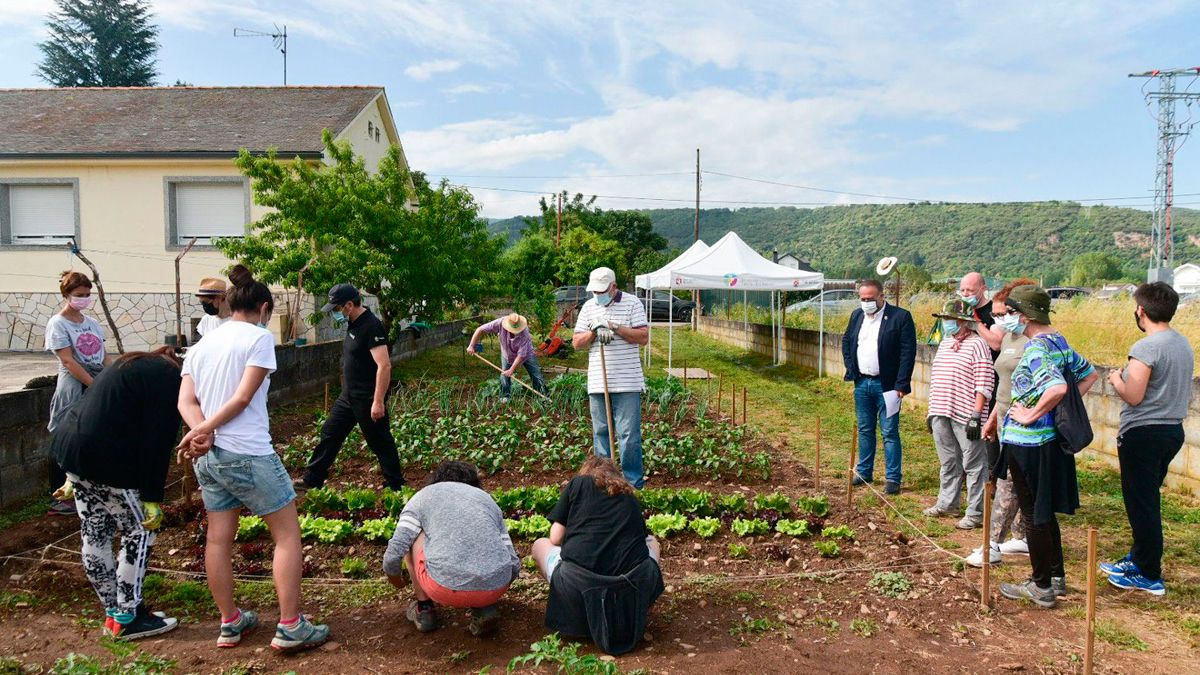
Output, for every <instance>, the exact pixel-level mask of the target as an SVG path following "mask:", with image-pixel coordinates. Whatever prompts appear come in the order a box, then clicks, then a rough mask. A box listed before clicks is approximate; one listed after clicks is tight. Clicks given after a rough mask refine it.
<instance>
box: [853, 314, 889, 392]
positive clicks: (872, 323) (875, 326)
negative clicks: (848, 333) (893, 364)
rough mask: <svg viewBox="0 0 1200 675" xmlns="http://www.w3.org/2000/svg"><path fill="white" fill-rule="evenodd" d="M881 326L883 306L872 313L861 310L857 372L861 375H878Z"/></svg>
mask: <svg viewBox="0 0 1200 675" xmlns="http://www.w3.org/2000/svg"><path fill="white" fill-rule="evenodd" d="M885 306H886V304H885ZM881 326H883V307H880V308H879V310H878V311H876V312H875V313H874V314H867V313H866V312H863V320H862V325H861V326H859V327H858V372H859V374H861V375H872V376H875V377H878V376H879V328H880V327H881Z"/></svg>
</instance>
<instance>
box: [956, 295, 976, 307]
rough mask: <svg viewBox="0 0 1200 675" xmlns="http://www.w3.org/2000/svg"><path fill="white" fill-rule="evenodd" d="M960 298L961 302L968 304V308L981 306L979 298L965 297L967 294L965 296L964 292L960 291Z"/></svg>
mask: <svg viewBox="0 0 1200 675" xmlns="http://www.w3.org/2000/svg"><path fill="white" fill-rule="evenodd" d="M958 297H959V299H960V300H962V301H963V302H965V303H967V306H968V307H974V306H975V305H978V304H979V298H977V297H975V296H973V295H965V294H963V292H962V291H959V293H958Z"/></svg>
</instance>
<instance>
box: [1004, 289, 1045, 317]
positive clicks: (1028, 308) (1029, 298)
mask: <svg viewBox="0 0 1200 675" xmlns="http://www.w3.org/2000/svg"><path fill="white" fill-rule="evenodd" d="M1004 304H1006V305H1008V306H1009V307H1012V308H1013V309H1015V310H1017V311H1018V312H1020V313H1022V314H1024V315H1025V316H1027V317H1029V320H1030V321H1036V322H1038V323H1041V324H1045V325H1047V326H1049V325H1050V311H1051V310H1050V294H1049V293H1047V292H1046V291H1045V289H1043V288H1042V287H1041V286H1033V285H1027V286H1017V287H1016V288H1014V289H1012V290H1011V291H1009V293H1008V299H1007V300H1005V301H1004Z"/></svg>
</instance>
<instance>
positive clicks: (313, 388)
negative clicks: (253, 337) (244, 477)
mask: <svg viewBox="0 0 1200 675" xmlns="http://www.w3.org/2000/svg"><path fill="white" fill-rule="evenodd" d="M468 321H478V319H477V318H476V319H470V320H462V321H452V322H449V323H444V324H439V325H437V326H435V327H433V328H432V329H430V330H427V331H424V332H423V333H421V334H420V336H418V335H417V334H416V333H415V332H414V331H411V330H406V331H403V332H402V333H401V334H400V337H399V338H398V339H397V340H396V343H395V344H394V345H393V346H392V361H393V363H395V362H398V361H404V360H407V359H411V358H413V357H415V356H417V355H419V354H421V353H423V352H425V351H428V350H430V349H434V348H436V347H440V346H442V345H445V344H448V343H449V342H451V341H453V340H454V339H455V338H458V337H460V336H461V335H462V329H463V326H464V325H466V324H467V323H468ZM275 360H276V363H277V368H276V370H275V372H274V373H273V374H272V375H271V389H270V396H269V399H268V400H269V405H270V406H272V407H276V406H281V405H288V404H290V403H295V402H297V401H300V400H302V399H304V398H306V397H309V396H313V395H316V394H318V393H320V392H322V391H323V390H324V388H325V383H327V382H328V383H330V384H337V383H338V382H339V381H340V378H341V367H342V365H341V364H342V343H341V341H334V342H324V343H320V344H313V345H304V346H301V347H296V346H294V345H290V344H288V345H279V346H277V347H276V348H275ZM53 394H54V388H53V386H50V387H40V388H37V389H24V390H21V391H15V392H10V393H7V394H0V508H4V507H7V506H11V505H12V504H15V503H17V502H19V501H21V500H23V499H26V498H28V497H31V496H33V495H36V494H39V493H41V492H42V491H44V490H46V488H47V487H48V486H47V484H46V481H47V476H48V473H47V467H46V461H47V460H46V450H47V445H48V443H47V441H48V440H49V434H48V433H47V432H46V424H47V422H48V421H49V412H50V397H51V396H52V395H53Z"/></svg>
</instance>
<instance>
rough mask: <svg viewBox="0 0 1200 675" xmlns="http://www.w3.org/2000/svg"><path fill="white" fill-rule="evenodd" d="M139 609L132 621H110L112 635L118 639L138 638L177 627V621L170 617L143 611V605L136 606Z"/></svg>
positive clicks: (160, 633)
mask: <svg viewBox="0 0 1200 675" xmlns="http://www.w3.org/2000/svg"><path fill="white" fill-rule="evenodd" d="M138 609H139V610H141V611H139V612H138V613H137V614H135V615H134V617H133V621H131V622H129V623H127V624H124V625H122V624H120V623H118V622H116V621H114V622H113V623H112V627H113V628H112V630H113V637H114V638H116V639H118V640H140V639H142V638H145V637H150V636H152V635H162V634H163V633H167V632H170V631H173V630H175V629H176V628H178V627H179V621H178V620H176V619H173V618H171V617H166V618H164V617H161V616H158V615H157V614H152V613H150V612H147V611H145V609H144V608H143V607H138Z"/></svg>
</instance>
